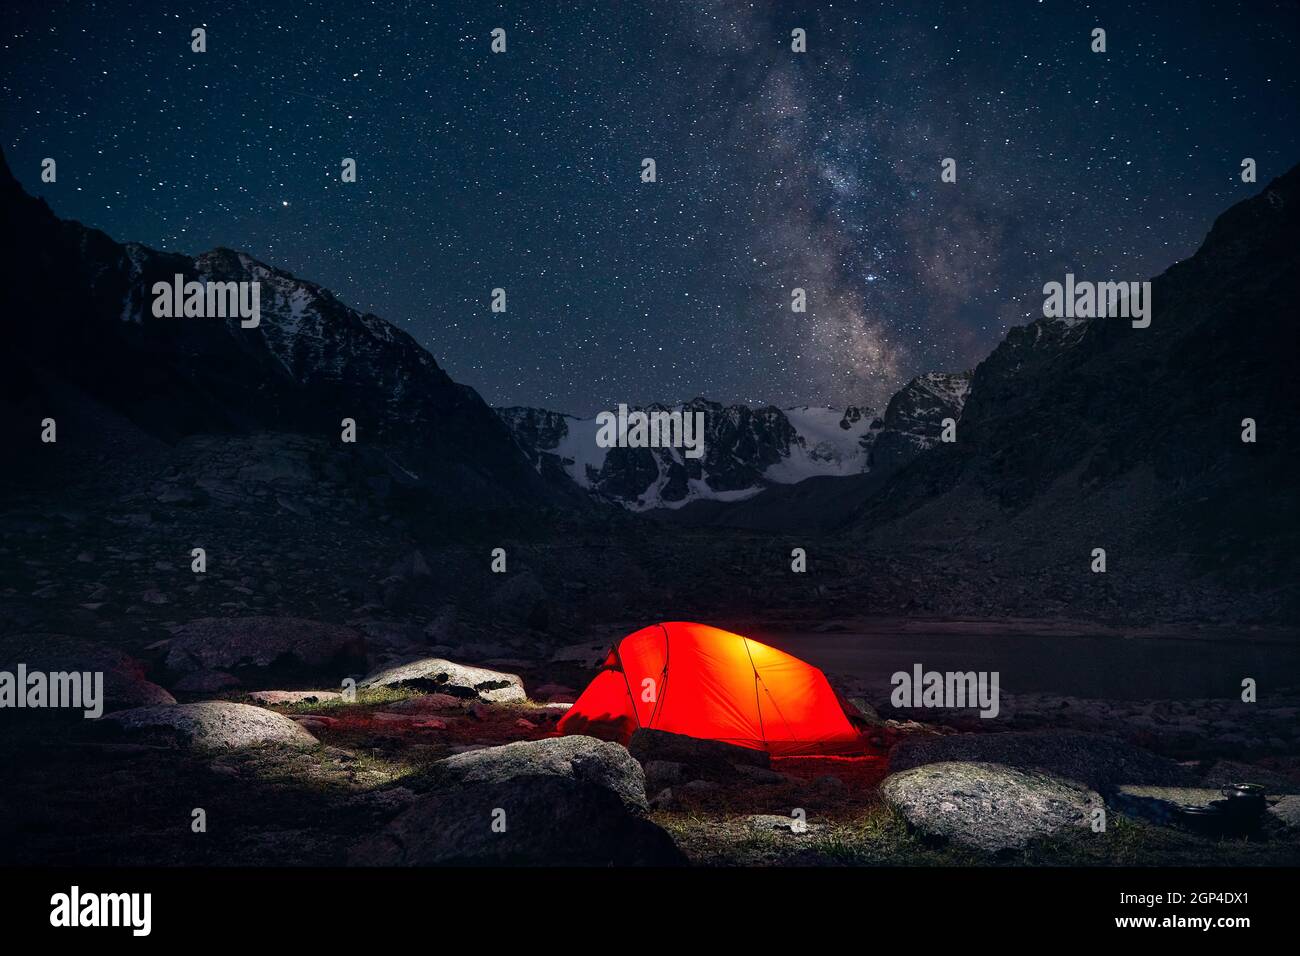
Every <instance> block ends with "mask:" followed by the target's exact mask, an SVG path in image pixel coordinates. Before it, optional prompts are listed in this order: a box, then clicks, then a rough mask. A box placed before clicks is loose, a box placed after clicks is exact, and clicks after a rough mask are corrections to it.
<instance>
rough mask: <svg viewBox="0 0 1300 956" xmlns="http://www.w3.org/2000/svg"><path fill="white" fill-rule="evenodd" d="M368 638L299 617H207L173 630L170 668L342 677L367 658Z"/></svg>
mask: <svg viewBox="0 0 1300 956" xmlns="http://www.w3.org/2000/svg"><path fill="white" fill-rule="evenodd" d="M365 650H366V646H365V641H364V639H363V638H362V637H361V635H360V634H358V633H357V632H356V631H354V630H352V629H351V628H349V627H341V626H339V625H337V624H326V623H324V622H322V621H309V620H304V619H302V618H296V617H235V618H224V617H223V618H218V617H205V618H199V619H198V620H195V621H191V622H189V623H188V624H183V625H181V626H180V627H178V628H176V629H175V631H173V636H172V640H171V644H170V645H169V647H168V650H167V667H168V669H169V670H172V671H174V672H176V673H179V674H188V673H191V672H194V671H206V670H213V671H227V672H234V673H240V672H243V671H266V672H269V673H271V674H274V675H276V676H317V675H323V674H324V675H331V676H338V677H342V676H343V675H345V674H347V673H349V672H350V671H353V670H354V669H356V668H357V667H359V666H361V665H362V663H363V662H364V660H365Z"/></svg>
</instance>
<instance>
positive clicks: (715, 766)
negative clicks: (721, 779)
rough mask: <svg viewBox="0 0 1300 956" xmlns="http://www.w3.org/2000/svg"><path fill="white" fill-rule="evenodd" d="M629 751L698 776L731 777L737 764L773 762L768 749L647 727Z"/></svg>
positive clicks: (635, 736) (643, 760)
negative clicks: (702, 774)
mask: <svg viewBox="0 0 1300 956" xmlns="http://www.w3.org/2000/svg"><path fill="white" fill-rule="evenodd" d="M627 749H628V750H629V751H631V753H632V756H633V757H636V759H637V760H639V761H641V763H642V764H645V763H648V762H651V761H667V762H669V763H677V764H684V765H686V766H687V767H689V768H691V769H692V770H693V771H695V772H696V775H697V776H698V775H699V774H700V773H704V774H706V775H709V774H713V775H723V776H730V775H732V774H734V772H735V767H736V765H747V766H751V767H763V768H766V767H769V766H771V762H772V760H771V757H769V756H768V753H767V751H765V750H753V749H751V748H749V747H737V746H735V745H734V744H726V743H723V742H722V741H720V740H705V739H703V738H701V737H688V736H686V735H685V734H670V733H668V732H666V731H663V730H649V729H646V728H640V729H638V730H637V731H635V732H634V733H633V734H632V738H631V740H629V741H628V744H627Z"/></svg>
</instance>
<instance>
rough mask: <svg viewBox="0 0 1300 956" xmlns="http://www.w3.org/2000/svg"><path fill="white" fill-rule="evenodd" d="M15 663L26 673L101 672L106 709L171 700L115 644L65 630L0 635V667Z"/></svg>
mask: <svg viewBox="0 0 1300 956" xmlns="http://www.w3.org/2000/svg"><path fill="white" fill-rule="evenodd" d="M19 664H25V665H27V671H28V673H31V672H33V671H42V672H44V673H47V674H48V673H58V672H86V671H89V672H92V673H102V674H103V675H104V700H103V702H102V703H103V706H104V708H105V709H106V710H114V709H117V708H121V707H143V706H150V705H155V704H174V703H176V698H174V697H173V696H172V695H171V694H169V693H168V692H167V691H166V690H164V689H163V688H161V687H159V686H158V685H157V684H155V683H153V682H152V681H150V680H148V679H146V678H145V676H144V667H143V665H141V664H140V663H139V662H138V661H136V660H134V659H133V658H131V657H129V656H128V655H126V654H124V653H122V652H121V651H119V650H117V649H116V648H112V647H107V646H105V645H103V644H95V643H92V642H90V641H83V640H80V639H78V638H75V637H68V636H67V635H65V634H40V633H31V634H11V635H6V636H4V637H0V670H5V671H9V672H11V673H12V672H14V670H15V669H16V668H17V666H18V665H19Z"/></svg>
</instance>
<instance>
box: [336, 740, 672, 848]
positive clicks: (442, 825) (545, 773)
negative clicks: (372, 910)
mask: <svg viewBox="0 0 1300 956" xmlns="http://www.w3.org/2000/svg"><path fill="white" fill-rule="evenodd" d="M434 779H435V784H434V786H433V787H432V788H431V789H430V790H429V791H428V792H427V793H426V794H424V795H423V796H422V797H421V798H420V799H419V801H418V802H417V803H416V804H415V805H414V806H412V807H411V808H410V809H408V810H407V811H405V812H404V813H402V814H401V815H400V816H398V817H397V818H396V819H394V820H393V821H392V822H391V823H390V824H389V825H388V826H387V827H386V828H385V829H384V830H383V831H382V832H381V833H380V834H378V835H377V836H375V837H372V838H369V839H366V840H364V841H363V842H362V843H360V844H359V845H358V846H356V847H355V848H354V849H353V851H352V853H351V856H350V860H351V862H352V863H354V864H360V865H372V866H394V865H407V866H433V865H446V864H466V865H503V864H516V865H532V866H543V865H545V866H556V865H567V866H609V865H618V866H627V865H652V866H663V865H673V864H680V863H683V862H684V857H683V856H682V854H681V852H680V851H679V850H678V849H677V847H676V845H675V844H674V843H673V841H672V838H671V837H670V836H669V835H668V834H667V832H665V831H664V830H663V829H662V828H660V827H658V826H657V825H655V824H654V823H651V822H650V821H649V820H646V819H645V818H644V816H643V814H644V813H645V812H646V810H647V803H646V796H645V777H644V775H643V774H642V772H641V767H640V765H639V764H638V763H637V762H636V761H635V760H633V759H632V757H631V756H630V755H629V754H628V752H627V751H626V750H624V749H623V748H622V747H620V746H618V745H617V744H611V743H606V742H605V741H600V740H596V739H595V738H592V737H581V736H572V737H561V738H551V739H547V740H538V741H520V742H517V743H512V744H506V745H505V746H503V747H490V748H486V749H482V750H474V751H470V752H467V753H462V754H458V755H456V756H454V757H449V758H447V759H446V760H443V761H440V762H439V763H438V764H436V765H435V767H434Z"/></svg>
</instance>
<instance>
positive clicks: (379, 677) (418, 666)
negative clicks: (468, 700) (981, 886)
mask: <svg viewBox="0 0 1300 956" xmlns="http://www.w3.org/2000/svg"><path fill="white" fill-rule="evenodd" d="M357 686H358V687H410V688H414V689H417V690H422V691H426V692H435V691H436V692H438V693H441V694H450V695H452V696H453V697H477V698H479V699H480V700H486V701H489V702H491V703H494V704H508V703H517V702H522V701H525V700H527V699H528V695H527V694H525V693H524V682H523V681H522V680H521V679H520V678H519V677H518V675H516V674H507V673H504V672H503V671H493V670H488V669H487V668H484V667H468V666H466V665H465V664H455V663H453V662H452V661H447V660H443V659H442V658H440V657H425V658H421V659H420V660H414V661H407V662H406V663H404V664H394V665H393V666H391V667H385V668H383V669H382V670H379V671H376V672H375V673H373V674H370V675H369V676H367V677H365V678H363V679H362V680H361V682H360V683H359V684H358V685H357Z"/></svg>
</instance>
